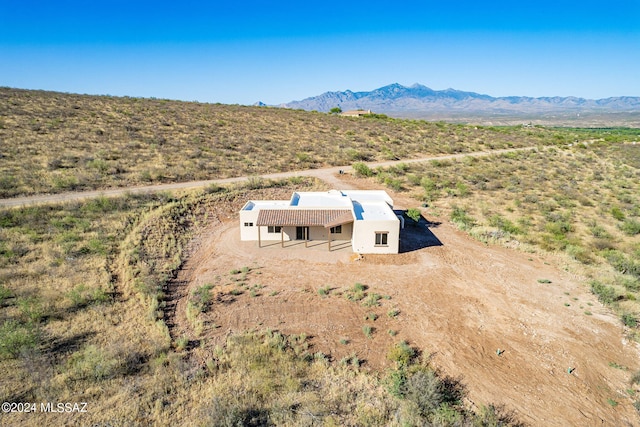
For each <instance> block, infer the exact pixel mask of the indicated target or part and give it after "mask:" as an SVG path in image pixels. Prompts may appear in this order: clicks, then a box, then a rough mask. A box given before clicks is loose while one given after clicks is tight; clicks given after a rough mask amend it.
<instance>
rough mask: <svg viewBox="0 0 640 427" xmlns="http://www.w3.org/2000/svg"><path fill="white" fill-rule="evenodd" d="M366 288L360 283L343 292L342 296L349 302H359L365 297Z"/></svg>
mask: <svg viewBox="0 0 640 427" xmlns="http://www.w3.org/2000/svg"><path fill="white" fill-rule="evenodd" d="M366 289H367V287H366V286H365V285H363V284H362V283H355V284H354V285H353V286H352V287H351V288H349V289H348V290H346V291H345V293H344V295H345V297H346V298H347V299H348V300H349V301H361V300H362V299H364V297H365V296H366V292H365V291H366Z"/></svg>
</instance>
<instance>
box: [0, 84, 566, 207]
mask: <svg viewBox="0 0 640 427" xmlns="http://www.w3.org/2000/svg"><path fill="white" fill-rule="evenodd" d="M0 124H1V126H0V140H2V141H4V142H5V144H3V146H2V148H1V151H0V197H12V196H17V195H26V194H37V193H58V192H64V191H75V190H88V189H101V188H107V187H124V186H130V185H137V184H148V183H161V182H181V181H191V180H203V179H213V178H226V177H232V176H245V175H259V174H264V173H268V172H278V171H287V170H300V169H309V168H317V167H322V166H329V165H346V164H350V163H352V162H354V161H371V160H388V159H401V158H410V157H416V156H424V155H429V154H439V153H459V152H469V151H478V150H485V149H497V148H507V147H522V146H528V145H537V144H554V143H559V142H564V141H565V140H567V139H568V138H564V137H562V138H560V139H558V138H557V134H558V131H555V130H547V129H543V128H530V129H525V128H522V127H512V128H491V127H477V126H475V127H471V126H462V125H449V124H444V123H429V122H424V121H412V120H399V119H392V118H385V117H371V118H359V119H353V118H347V117H340V116H336V115H327V114H322V113H313V112H306V111H300V110H286V109H280V108H263V107H243V106H237V105H220V104H201V103H194V102H179V101H168V100H159V99H141V98H128V97H125V98H117V97H110V96H86V95H71V94H62V93H55V92H44V91H26V90H18V89H8V88H0Z"/></svg>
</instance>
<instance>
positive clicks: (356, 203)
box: [240, 190, 400, 254]
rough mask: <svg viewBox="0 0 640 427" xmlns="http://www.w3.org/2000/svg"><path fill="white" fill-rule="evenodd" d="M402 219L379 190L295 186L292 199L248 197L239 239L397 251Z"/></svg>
mask: <svg viewBox="0 0 640 427" xmlns="http://www.w3.org/2000/svg"><path fill="white" fill-rule="evenodd" d="M399 239H400V219H399V218H398V216H397V215H396V214H395V212H394V211H393V200H392V199H391V197H389V195H388V194H387V192H386V191H381V190H344V191H338V190H331V191H327V192H294V193H293V195H292V196H291V199H290V200H250V201H248V202H247V203H245V205H244V206H243V207H242V209H241V210H240V240H244V241H257V242H258V246H262V242H268V241H271V242H272V243H273V242H274V241H275V242H278V241H279V242H280V244H281V245H282V246H283V247H284V246H285V242H289V241H293V240H300V241H304V242H305V246H307V244H308V243H309V242H311V241H326V242H327V247H328V249H329V250H331V244H332V242H333V243H334V244H335V242H336V241H349V240H350V241H351V247H352V249H353V251H354V252H356V253H361V254H397V253H398V249H399Z"/></svg>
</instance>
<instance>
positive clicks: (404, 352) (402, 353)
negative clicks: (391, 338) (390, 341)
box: [387, 341, 416, 366]
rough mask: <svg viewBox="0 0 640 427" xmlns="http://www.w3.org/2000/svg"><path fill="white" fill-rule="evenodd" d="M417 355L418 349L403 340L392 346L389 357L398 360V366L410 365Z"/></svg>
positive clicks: (394, 360)
mask: <svg viewBox="0 0 640 427" xmlns="http://www.w3.org/2000/svg"><path fill="white" fill-rule="evenodd" d="M415 357H416V351H415V350H414V349H413V348H411V346H410V345H409V344H408V343H407V342H406V341H401V342H399V343H398V344H396V345H394V346H393V347H391V349H390V350H389V352H388V353H387V359H389V360H391V361H392V362H396V364H397V365H398V366H409V364H410V363H411V362H413V359H414V358H415Z"/></svg>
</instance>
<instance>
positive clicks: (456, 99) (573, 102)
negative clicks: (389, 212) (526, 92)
mask: <svg viewBox="0 0 640 427" xmlns="http://www.w3.org/2000/svg"><path fill="white" fill-rule="evenodd" d="M283 106H284V107H287V108H297V109H304V110H316V111H324V112H328V111H329V110H331V109H332V108H335V107H340V108H341V109H342V110H344V111H346V110H359V109H362V110H371V111H374V112H376V113H383V114H389V115H392V116H396V117H427V116H434V115H438V114H451V113H454V114H467V113H474V114H478V113H479V114H483V115H486V114H497V115H525V114H529V115H531V114H543V113H551V112H555V113H557V112H572V113H573V112H575V113H577V112H581V111H599V112H605V111H608V112H613V111H616V112H622V111H624V112H629V111H630V112H636V113H637V112H640V98H639V97H616V98H607V99H600V100H588V99H584V98H576V97H543V98H531V97H523V96H509V97H499V98H494V97H492V96H489V95H483V94H479V93H476V92H465V91H461V90H457V89H453V88H448V89H446V90H433V89H431V88H429V87H427V86H424V85H421V84H419V83H414V84H412V85H411V86H408V87H407V86H403V85H401V84H400V83H391V84H389V85H387V86H383V87H380V88H378V89H374V90H372V91H370V92H352V91H350V90H346V91H344V92H326V93H324V94H322V95H318V96H314V97H311V98H307V99H303V100H302V101H292V102H289V103H287V104H284V105H283Z"/></svg>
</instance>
